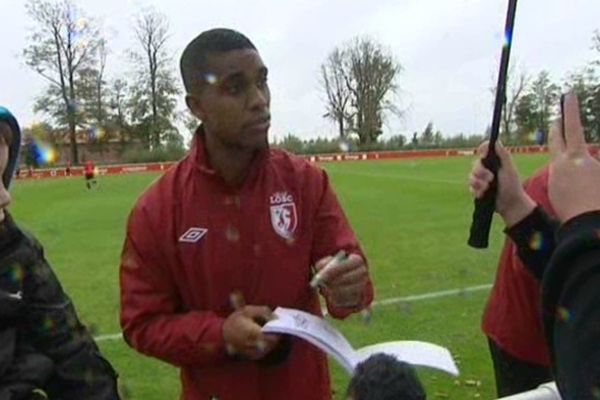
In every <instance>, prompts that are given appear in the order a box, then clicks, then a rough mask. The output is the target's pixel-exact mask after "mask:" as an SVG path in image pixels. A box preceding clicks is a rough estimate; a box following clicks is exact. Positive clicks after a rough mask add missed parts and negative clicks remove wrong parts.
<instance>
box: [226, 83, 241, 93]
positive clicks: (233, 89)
mask: <svg viewBox="0 0 600 400" xmlns="http://www.w3.org/2000/svg"><path fill="white" fill-rule="evenodd" d="M242 89H243V88H242V85H241V84H238V83H236V84H232V85H227V87H226V90H227V93H229V94H231V95H234V96H235V95H237V94H240V93H241V92H242Z"/></svg>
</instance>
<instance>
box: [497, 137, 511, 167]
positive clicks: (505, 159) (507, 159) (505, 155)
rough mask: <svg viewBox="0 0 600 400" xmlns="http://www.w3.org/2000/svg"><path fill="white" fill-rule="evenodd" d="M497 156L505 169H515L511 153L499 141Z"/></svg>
mask: <svg viewBox="0 0 600 400" xmlns="http://www.w3.org/2000/svg"><path fill="white" fill-rule="evenodd" d="M496 155H497V156H498V158H499V159H500V165H502V167H503V168H505V167H509V166H510V167H511V168H514V165H513V162H512V156H511V155H510V152H509V151H508V150H507V149H506V147H504V145H503V144H502V143H501V142H500V141H499V140H498V141H497V142H496Z"/></svg>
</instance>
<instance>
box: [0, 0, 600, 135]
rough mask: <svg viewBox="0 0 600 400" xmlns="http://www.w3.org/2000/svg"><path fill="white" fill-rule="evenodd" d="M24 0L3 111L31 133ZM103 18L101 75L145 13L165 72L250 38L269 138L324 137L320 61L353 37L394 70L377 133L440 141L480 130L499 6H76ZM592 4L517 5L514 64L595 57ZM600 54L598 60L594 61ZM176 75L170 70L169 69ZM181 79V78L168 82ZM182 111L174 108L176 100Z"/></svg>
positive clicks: (2, 73) (221, 0) (535, 0)
mask: <svg viewBox="0 0 600 400" xmlns="http://www.w3.org/2000/svg"><path fill="white" fill-rule="evenodd" d="M23 3H24V1H23V0H0V10H1V12H2V23H0V52H1V54H2V58H1V59H0V60H1V61H0V104H2V105H5V106H7V107H9V108H10V109H11V110H12V111H13V112H14V113H15V114H16V115H17V116H18V118H20V120H21V121H22V124H23V125H28V124H30V123H31V122H32V121H35V120H39V119H41V118H42V116H39V115H38V116H36V115H34V113H33V111H32V108H33V103H34V99H35V97H36V96H37V95H39V93H40V91H41V90H42V89H43V88H44V87H45V85H46V82H45V81H44V79H43V78H41V77H39V76H38V75H36V74H35V73H34V72H32V71H31V70H30V69H28V68H27V67H26V66H25V65H24V63H23V59H22V57H21V53H22V49H23V48H24V47H25V46H26V43H27V37H28V32H29V31H30V28H31V26H32V22H31V20H30V19H29V17H28V16H27V14H26V11H25V7H24V4H23ZM77 3H78V4H79V5H80V6H81V8H82V9H83V10H84V11H85V12H86V13H87V14H88V15H89V16H91V17H94V18H98V19H100V20H101V21H102V25H103V28H104V31H105V32H106V36H107V38H108V40H109V46H110V48H111V54H110V56H109V66H108V73H109V76H115V75H117V74H119V73H122V72H123V71H125V70H127V69H128V68H129V67H128V64H127V59H126V57H125V55H124V50H125V49H127V48H128V47H131V46H132V45H133V39H132V32H131V30H132V22H133V21H134V18H135V15H136V12H138V11H139V10H140V9H143V8H147V7H154V8H155V9H156V10H158V11H160V12H162V13H164V14H166V16H167V18H168V20H169V22H170V33H171V36H170V41H169V48H170V50H171V52H172V54H173V68H176V67H177V61H178V59H179V56H180V54H181V51H182V50H183V48H184V47H185V45H186V44H187V43H188V42H189V41H190V40H191V39H192V38H193V37H195V36H196V35H197V34H198V33H200V32H201V31H203V30H205V29H209V28H213V27H217V26H220V27H230V28H234V29H237V30H240V31H241V32H243V33H245V34H246V35H247V36H249V37H250V39H251V40H253V41H254V43H255V44H256V46H257V47H258V48H259V51H260V52H261V54H262V57H263V59H264V61H265V63H266V64H267V66H268V67H269V69H270V85H271V92H272V113H273V121H272V122H273V123H272V125H273V127H272V130H271V133H272V135H274V136H276V137H279V138H281V137H282V136H283V135H285V134H286V133H288V132H291V133H294V134H296V135H299V136H301V137H305V138H310V137H316V136H319V135H320V136H325V135H327V136H333V135H334V134H335V125H333V124H332V123H330V122H329V121H327V120H324V119H323V118H322V115H323V113H324V103H323V100H322V99H323V95H322V94H321V92H320V89H319V85H318V72H319V66H320V64H321V63H322V62H323V60H324V59H325V58H326V56H327V54H328V53H329V52H330V51H331V50H332V49H333V48H334V47H335V46H337V45H340V44H343V43H344V42H346V41H348V40H349V39H351V38H352V37H354V36H356V35H359V34H368V35H370V36H371V37H373V38H375V39H377V40H378V41H379V42H381V43H382V44H383V45H385V46H387V47H388V48H389V49H390V50H391V51H392V52H393V54H394V55H395V57H396V58H397V60H398V61H399V62H400V63H401V64H402V66H403V68H404V69H403V72H402V74H401V76H400V78H399V81H398V82H399V84H400V87H401V88H402V92H401V96H400V99H399V106H400V108H402V109H404V110H406V116H405V117H404V118H403V119H402V120H390V121H388V124H387V127H386V135H390V134H398V133H400V134H405V135H410V133H411V132H413V131H419V132H420V131H422V130H423V128H424V127H425V125H426V124H427V122H428V121H433V122H434V124H435V126H436V128H438V129H440V130H441V131H442V132H443V133H444V135H451V134H456V133H459V132H464V133H469V134H470V133H482V132H483V131H484V129H485V127H486V126H487V125H489V124H490V121H491V112H492V101H493V99H492V97H491V95H490V92H489V87H490V86H492V83H493V82H494V81H495V79H496V74H497V69H498V60H499V55H500V50H501V43H502V37H503V28H504V21H505V15H506V6H507V0H370V1H366V0H304V1H299V0H193V1H192V0H80V1H78V2H77ZM599 16H600V1H599V0H568V1H567V0H521V1H520V2H519V6H518V10H517V20H516V27H515V33H514V39H513V53H512V60H513V61H515V62H516V63H517V64H518V65H520V66H523V67H524V68H526V69H527V70H528V71H529V72H532V73H537V72H538V71H539V70H541V69H547V70H549V71H550V73H551V76H552V78H553V79H554V80H555V81H557V82H562V80H563V78H564V77H565V75H566V73H567V72H569V71H573V70H576V69H578V68H581V67H582V66H584V65H585V64H586V63H587V62H588V61H590V60H591V59H593V58H594V57H595V56H596V55H595V53H594V52H593V51H592V50H591V38H592V35H593V32H594V30H596V29H600V18H599ZM598 58H600V55H598ZM177 71H178V70H177ZM176 76H178V72H177V74H176ZM182 104H183V103H182Z"/></svg>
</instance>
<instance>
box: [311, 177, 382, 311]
mask: <svg viewBox="0 0 600 400" xmlns="http://www.w3.org/2000/svg"><path fill="white" fill-rule="evenodd" d="M318 172H319V173H320V177H319V178H320V179H319V180H318V182H319V185H320V187H319V188H318V190H317V191H316V192H317V193H319V194H320V196H319V199H318V205H317V211H316V215H315V218H316V221H315V232H314V243H313V247H312V254H311V261H312V263H313V264H314V263H316V262H317V261H319V260H320V259H321V258H323V257H327V256H331V255H334V254H335V253H337V252H338V251H339V250H345V251H346V252H347V253H348V254H358V255H360V256H361V257H362V258H363V260H365V264H366V263H367V259H366V257H365V254H364V252H363V250H362V249H361V247H360V244H359V243H358V240H357V239H356V236H355V234H354V232H353V231H352V228H351V226H350V223H349V222H348V219H347V218H346V215H345V214H344V211H343V210H342V207H341V206H340V203H339V201H338V199H337V196H336V195H335V193H334V191H333V188H332V187H331V185H330V183H329V178H328V176H327V174H326V173H325V171H322V170H318ZM372 301H373V284H372V282H371V280H370V279H369V281H368V283H367V285H366V286H365V289H364V292H363V301H362V303H361V304H360V305H358V306H357V307H355V308H338V307H334V306H332V305H331V304H330V302H329V301H327V310H328V312H329V314H330V315H332V316H333V317H335V318H346V317H347V316H348V315H350V314H352V313H355V312H357V311H360V310H362V309H363V308H365V307H366V306H368V305H369V304H371V302H372Z"/></svg>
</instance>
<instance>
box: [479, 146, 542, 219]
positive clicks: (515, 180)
mask: <svg viewBox="0 0 600 400" xmlns="http://www.w3.org/2000/svg"><path fill="white" fill-rule="evenodd" d="M488 145H489V142H487V141H486V142H484V143H483V144H481V146H479V149H478V150H477V154H478V155H479V157H480V158H479V159H478V160H477V162H476V163H475V165H474V166H473V169H472V170H471V175H470V176H469V191H470V192H471V194H472V195H473V196H474V197H476V198H481V197H482V196H483V195H484V193H485V192H486V190H487V189H488V188H489V186H490V183H491V182H492V180H493V179H494V174H493V173H492V172H491V171H490V170H488V169H487V168H485V167H484V166H483V164H482V163H481V158H485V156H487V152H488ZM496 154H497V155H498V158H500V164H501V166H500V169H499V170H498V195H497V197H496V212H498V214H500V216H502V219H503V220H504V223H505V224H506V226H507V227H509V228H510V227H511V226H513V225H515V224H516V223H517V222H519V221H521V220H522V219H523V218H525V217H526V216H527V215H529V214H530V213H531V211H533V209H534V208H535V206H536V204H535V202H534V201H533V200H532V199H531V198H530V197H529V196H528V195H527V193H525V190H524V189H523V186H522V185H521V180H520V178H519V173H518V172H517V170H516V168H515V165H514V164H513V161H512V157H511V156H510V153H509V152H508V151H507V150H506V149H505V148H504V146H502V144H501V143H500V142H496Z"/></svg>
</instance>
